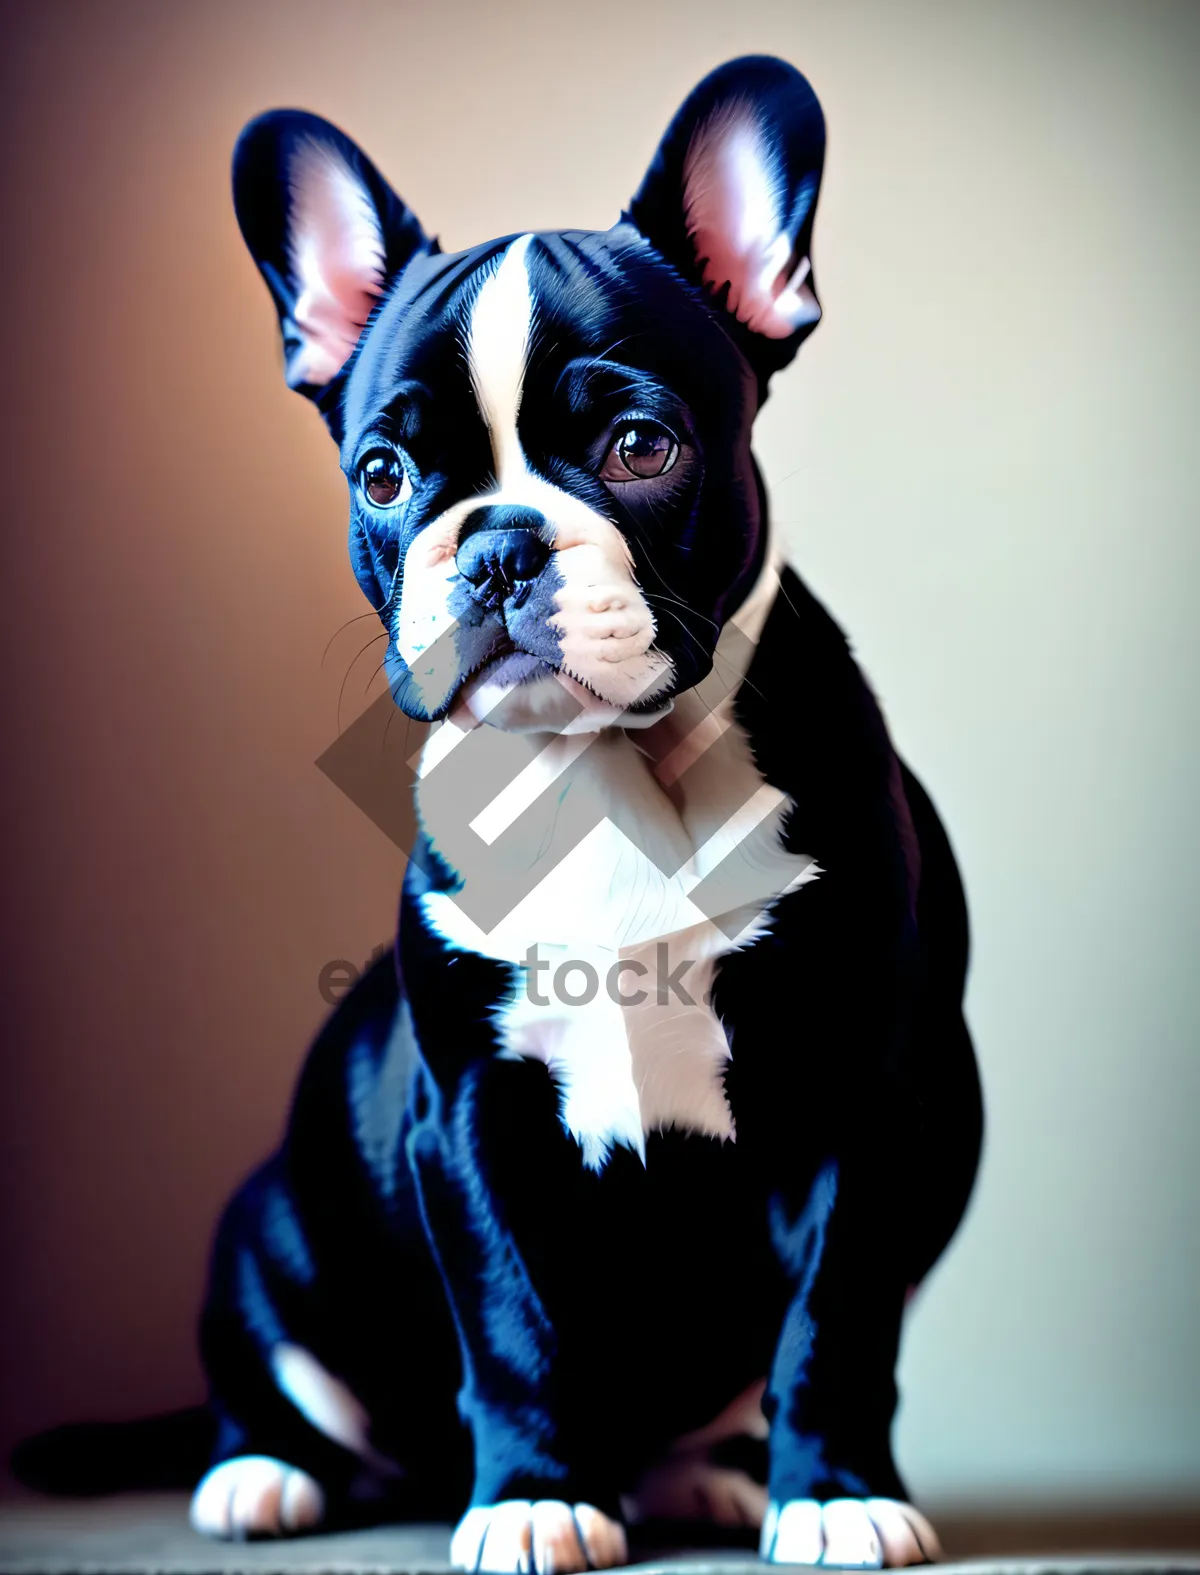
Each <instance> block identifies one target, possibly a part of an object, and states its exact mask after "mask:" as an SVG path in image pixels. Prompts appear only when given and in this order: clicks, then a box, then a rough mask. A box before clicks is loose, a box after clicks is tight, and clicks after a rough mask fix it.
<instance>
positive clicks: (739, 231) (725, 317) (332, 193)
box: [234, 58, 824, 731]
mask: <svg viewBox="0 0 1200 1575" xmlns="http://www.w3.org/2000/svg"><path fill="white" fill-rule="evenodd" d="M823 149H824V130H823V123H822V118H821V112H820V109H819V106H818V105H817V102H816V99H815V98H814V96H813V94H812V91H811V89H810V88H809V87H808V84H807V83H806V82H805V81H804V79H803V78H802V77H800V76H799V75H798V74H797V73H796V72H795V71H793V70H792V68H791V67H789V66H786V65H784V64H783V63H782V62H780V61H775V60H770V59H766V58H754V59H747V60H743V61H735V62H733V63H732V64H731V65H728V66H725V67H723V68H722V69H721V70H720V71H718V72H715V73H714V74H713V75H712V76H710V77H709V78H707V79H706V80H705V82H703V83H702V84H701V85H700V87H698V88H697V89H696V91H695V92H694V93H693V94H692V95H691V97H690V98H689V99H688V101H687V102H686V103H685V105H684V106H683V108H682V109H681V110H680V112H679V114H678V115H677V116H676V118H675V120H674V121H673V123H672V125H671V127H670V128H669V130H668V132H667V134H666V136H665V137H664V139H663V142H662V144H661V146H660V148H659V151H658V154H657V156H656V158H655V160H654V162H653V164H652V165H651V167H650V171H649V173H648V174H647V176H646V178H645V180H644V181H643V183H642V186H641V189H640V190H639V192H638V194H637V196H636V197H635V199H634V201H633V203H632V204H631V207H630V212H629V213H628V214H626V215H623V216H622V219H621V221H620V222H619V223H618V224H616V225H615V226H614V227H613V228H612V229H611V230H608V231H605V232H602V233H591V232H563V233H555V234H540V235H520V236H515V237H510V238H509V239H507V240H502V241H497V242H493V243H490V244H488V245H485V246H480V247H476V248H474V249H472V250H471V251H467V252H462V253H458V254H456V255H445V254H443V253H442V252H441V251H440V250H439V248H438V246H437V244H436V242H433V241H430V240H429V239H428V238H427V237H426V235H425V234H424V232H423V231H422V230H421V228H420V226H419V224H418V223H417V221H416V219H415V218H414V217H413V215H412V214H411V213H410V212H409V210H408V209H407V208H405V207H404V205H403V204H402V203H401V202H400V200H399V199H398V198H397V197H396V196H395V194H394V193H393V192H392V191H391V190H390V188H388V187H387V185H386V184H385V183H384V182H383V180H382V178H381V177H380V176H379V174H378V172H377V171H376V170H375V169H374V168H373V166H371V165H370V164H369V163H368V162H367V160H366V159H365V158H364V156H363V155H362V153H361V152H360V151H359V150H358V149H357V148H356V147H355V146H354V144H353V143H351V142H350V141H349V140H348V139H347V138H345V137H344V136H343V135H342V134H341V133H340V132H338V131H337V130H335V128H333V127H332V126H330V125H328V124H327V123H326V122H324V121H320V120H317V119H316V118H315V117H313V116H310V115H305V114H302V113H299V112H295V111H281V112H275V113H273V114H270V115H267V116H264V117H262V118H261V119H260V120H258V121H255V122H253V123H252V124H251V125H250V126H249V127H248V128H247V130H246V131H245V132H244V133H243V136H242V139H241V141H240V142H239V145H238V150H237V153H236V155H235V161H234V188H235V199H236V203H237V211H238V218H239V222H240V224H241V226H242V231H243V234H244V235H245V237H246V240H247V243H248V245H249V246H250V249H251V251H252V253H253V254H254V257H255V260H256V261H257V262H258V264H259V267H260V268H261V270H262V272H263V274H264V277H265V278H266V280H267V283H268V285H269V286H270V288H271V292H272V295H273V296H274V298H275V302H276V305H277V308H278V310H279V315H280V321H281V325H282V328H283V335H284V345H285V352H286V357H287V366H288V381H289V383H290V384H291V385H292V386H293V387H295V388H298V389H299V390H300V391H301V392H303V393H305V394H307V395H308V396H309V397H311V398H313V399H314V400H315V401H316V402H317V403H318V405H319V406H320V408H321V409H322V411H323V413H324V414H325V416H326V419H327V421H328V422H329V425H330V427H331V430H332V431H333V433H334V436H335V438H336V439H337V441H338V443H339V446H340V450H341V462H342V468H343V470H344V472H345V475H346V478H347V480H348V482H349V487H350V501H351V530H350V536H351V551H352V557H353V561H354V567H355V572H356V574H357V576H358V579H359V582H360V584H361V585H362V587H363V590H364V592H365V593H366V595H367V596H368V597H369V598H370V600H371V602H372V604H373V605H374V606H375V607H376V608H377V609H378V611H379V614H380V618H381V619H382V621H383V623H384V626H385V628H386V630H387V634H388V637H389V639H388V656H387V666H388V671H389V676H390V679H391V684H392V692H393V695H394V696H395V699H396V700H397V702H398V703H399V704H400V705H401V706H402V707H403V709H404V710H405V711H406V712H407V713H408V714H409V715H410V716H413V717H415V718H418V719H432V718H437V717H441V716H444V715H446V714H447V712H449V711H450V710H451V708H452V707H453V706H455V705H463V706H465V707H467V708H468V709H469V710H470V711H472V712H473V713H474V714H475V715H476V716H477V717H480V718H484V717H486V718H487V719H489V720H491V721H492V722H493V723H494V724H497V725H502V726H506V727H513V728H532V729H539V728H550V729H553V730H555V731H564V730H575V729H576V728H593V727H596V726H603V725H606V724H609V723H613V722H619V723H622V724H623V725H635V724H636V723H637V721H638V720H639V719H641V720H645V719H647V718H648V717H651V716H653V715H656V714H658V713H659V712H661V710H662V709H663V708H664V707H665V706H666V705H667V704H668V703H669V701H670V698H671V696H672V695H674V694H675V693H678V692H681V691H682V690H684V689H687V688H690V687H691V686H692V685H694V684H695V683H696V682H698V681H699V680H700V679H701V678H703V677H704V675H705V674H706V673H707V672H708V670H709V667H710V664H711V661H712V653H713V647H714V646H715V644H716V640H717V636H718V635H719V633H720V629H721V626H722V623H723V621H724V619H725V618H726V617H727V616H728V615H729V613H731V612H732V611H734V610H735V609H736V608H737V606H738V604H739V603H740V601H741V600H742V599H743V598H744V596H745V594H746V593H747V591H748V590H749V588H750V586H751V585H752V583H753V581H754V579H755V578H756V576H757V574H758V572H759V570H760V568H761V566H762V562H763V556H764V551H765V541H764V521H763V511H762V499H761V493H760V489H759V484H758V478H757V472H756V470H755V467H754V462H753V459H752V457H751V453H750V431H751V426H752V423H753V419H754V415H755V413H756V411H757V409H758V407H759V405H760V403H761V400H762V398H763V396H764V393H765V388H766V380H767V377H768V376H769V375H770V373H771V372H772V371H773V370H775V369H776V368H778V367H779V366H781V365H783V364H784V363H785V362H786V361H787V360H789V359H790V358H791V356H792V355H793V354H794V353H795V350H796V347H797V346H798V344H799V343H800V341H801V340H802V339H803V338H804V336H805V335H806V334H807V333H808V332H809V331H810V330H811V328H812V327H813V325H814V324H815V322H816V321H817V318H818V317H819V315H820V308H819V306H818V304H817V300H816V296H815V294H814V291H813V284H812V271H811V263H810V249H809V238H810V233H811V226H812V218H813V211H814V209H815V205H816V196H817V188H818V184H819V179H820V170H821V161H822V155H823Z"/></svg>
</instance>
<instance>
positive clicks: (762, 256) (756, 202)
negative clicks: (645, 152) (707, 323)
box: [683, 104, 821, 339]
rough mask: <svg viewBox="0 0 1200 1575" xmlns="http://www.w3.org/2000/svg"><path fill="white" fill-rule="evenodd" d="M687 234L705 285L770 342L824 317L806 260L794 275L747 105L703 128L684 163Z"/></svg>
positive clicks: (766, 157)
mask: <svg viewBox="0 0 1200 1575" xmlns="http://www.w3.org/2000/svg"><path fill="white" fill-rule="evenodd" d="M683 178H684V187H683V202H684V212H685V214H686V218H687V227H688V233H689V235H690V236H691V237H692V242H693V244H694V245H695V248H696V256H697V258H699V259H701V260H702V262H703V270H702V271H703V277H704V280H705V283H706V284H709V285H711V286H712V287H713V288H714V289H717V290H719V289H720V288H721V286H722V285H724V284H725V283H726V282H728V284H729V296H728V300H727V302H726V305H727V307H728V310H729V311H731V312H732V313H733V314H734V316H735V317H736V318H737V319H738V321H739V322H741V323H745V325H746V327H747V328H750V329H752V330H753V331H754V332H755V333H758V334H762V335H764V337H766V338H768V339H786V338H788V337H789V335H791V334H794V333H795V332H796V330H797V329H798V328H800V327H801V326H802V325H803V324H805V323H815V322H816V320H817V318H818V317H820V315H821V308H820V306H819V305H818V303H817V298H816V296H815V295H814V294H813V292H812V288H811V286H810V285H809V284H808V283H807V280H808V275H809V273H810V272H811V265H810V262H809V259H808V258H807V257H802V258H801V259H800V262H799V264H798V265H797V266H796V267H795V268H794V269H790V268H789V264H790V262H791V255H792V242H791V239H790V238H789V236H788V234H787V232H786V231H785V230H784V228H783V220H782V217H781V211H782V203H781V200H780V196H781V194H780V190H779V178H778V175H777V174H776V171H775V168H774V165H773V162H772V160H771V157H770V153H769V151H768V149H767V146H766V144H765V142H764V139H763V134H762V130H761V127H760V126H759V123H758V121H757V119H756V118H755V115H754V111H753V109H752V108H751V106H750V105H748V104H732V105H729V106H727V107H726V108H725V109H723V110H721V111H719V112H718V113H717V114H716V115H714V116H713V117H712V119H711V120H709V121H707V122H706V123H705V124H704V125H703V126H701V127H700V128H699V130H698V131H697V132H696V134H695V136H694V137H693V138H692V143H691V146H690V147H689V148H688V153H687V158H686V160H685V162H684V177H683Z"/></svg>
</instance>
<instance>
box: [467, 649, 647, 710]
mask: <svg viewBox="0 0 1200 1575" xmlns="http://www.w3.org/2000/svg"><path fill="white" fill-rule="evenodd" d="M673 703H674V702H673V701H672V700H670V699H663V698H659V699H658V700H655V701H651V702H648V703H644V704H643V705H641V706H637V707H623V706H620V705H618V704H616V703H614V702H613V701H611V700H608V699H606V698H605V697H604V696H603V695H601V694H599V693H597V691H596V690H595V689H594V688H593V687H592V686H591V684H589V683H588V682H587V681H586V680H585V679H583V678H581V677H579V676H577V675H576V674H575V673H572V672H571V671H569V669H567V668H565V667H561V666H559V665H558V664H556V663H554V662H550V661H547V660H546V659H545V658H544V657H541V656H535V655H534V654H533V653H532V652H531V651H526V650H523V649H521V648H520V647H519V646H516V645H513V644H512V643H511V642H510V641H506V642H505V645H504V647H503V648H502V649H500V650H498V651H493V652H492V653H491V655H490V656H488V657H487V658H486V659H485V660H484V661H483V662H481V663H480V664H479V666H478V667H477V668H475V669H474V671H473V672H471V673H468V674H467V676H466V677H465V678H464V679H463V681H462V682H461V683H460V685H459V687H458V689H457V691H456V693H455V696H454V699H453V701H452V703H451V707H450V710H451V713H453V712H456V711H457V712H458V713H459V717H460V719H461V720H462V721H465V720H466V717H465V716H464V715H463V713H466V714H467V715H469V716H470V717H471V718H473V720H474V722H475V723H479V722H483V723H486V724H487V725H488V726H489V727H496V728H499V729H501V730H502V731H504V732H513V733H525V732H555V733H575V732H592V731H594V730H595V729H596V728H598V727H601V728H602V727H609V726H612V725H614V724H617V725H620V726H624V727H635V728H641V727H647V726H649V725H650V724H651V723H652V722H654V721H657V719H658V718H659V717H660V716H664V715H666V713H667V712H668V711H670V710H671V708H672V706H673Z"/></svg>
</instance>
